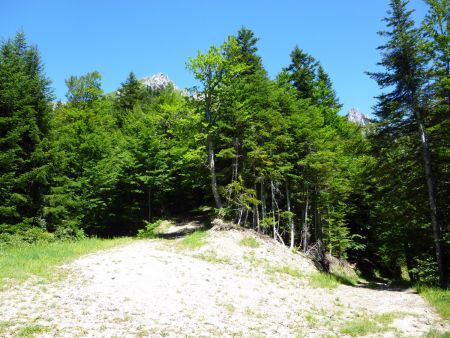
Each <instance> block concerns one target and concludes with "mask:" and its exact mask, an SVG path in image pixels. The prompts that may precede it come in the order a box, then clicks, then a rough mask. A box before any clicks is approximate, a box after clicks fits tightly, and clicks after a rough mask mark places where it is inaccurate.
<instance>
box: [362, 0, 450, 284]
mask: <svg viewBox="0 0 450 338" xmlns="http://www.w3.org/2000/svg"><path fill="white" fill-rule="evenodd" d="M407 5H408V1H405V0H392V1H391V2H390V8H391V10H390V12H389V16H388V17H387V18H386V19H385V21H386V23H387V27H388V29H389V30H388V31H383V32H381V33H380V34H381V35H382V36H384V37H386V38H387V39H388V41H387V43H386V44H385V45H383V46H380V47H379V49H380V50H381V53H382V54H381V61H380V62H379V65H380V66H382V67H384V68H385V71H384V72H378V73H371V74H370V75H371V76H372V78H374V79H375V80H376V81H377V83H378V85H379V86H380V87H381V88H388V89H389V92H387V93H384V94H382V95H380V96H379V103H378V106H377V111H376V114H377V116H378V119H379V121H380V123H381V128H380V132H381V133H384V134H385V135H388V136H390V137H388V138H387V139H388V140H389V142H391V144H390V146H392V147H395V146H396V144H397V141H396V139H399V138H400V137H401V136H403V135H408V134H410V133H413V134H412V135H416V137H417V138H418V140H420V144H421V148H422V165H423V169H424V177H423V178H424V182H425V185H426V188H427V194H428V203H429V210H430V214H431V217H430V223H431V225H432V233H433V238H434V246H435V257H436V262H437V265H438V273H439V280H440V284H441V285H442V286H446V285H447V284H448V271H447V270H448V265H447V261H446V258H445V252H444V243H443V226H442V220H441V219H440V215H439V210H438V203H437V195H436V185H435V182H436V177H435V170H434V167H433V161H432V154H431V149H430V143H429V137H428V131H427V125H426V122H427V118H428V117H429V116H430V111H429V109H428V106H427V101H428V100H427V99H428V97H427V95H426V90H425V85H426V82H427V72H426V71H425V70H426V58H425V57H424V55H423V53H421V49H420V46H421V45H422V44H423V41H422V39H421V36H420V32H419V30H418V29H416V28H415V27H414V21H413V20H412V18H411V14H412V11H410V10H408V9H407Z"/></svg>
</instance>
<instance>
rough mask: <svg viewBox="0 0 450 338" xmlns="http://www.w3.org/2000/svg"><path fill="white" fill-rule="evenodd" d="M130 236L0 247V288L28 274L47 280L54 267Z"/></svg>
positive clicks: (123, 240)
mask: <svg viewBox="0 0 450 338" xmlns="http://www.w3.org/2000/svg"><path fill="white" fill-rule="evenodd" d="M130 241H131V239H130V238H118V239H110V240H104V239H97V238H89V239H84V240H80V241H76V242H53V243H35V244H28V243H21V244H18V245H14V246H6V247H2V248H0V287H1V286H3V285H5V284H6V283H7V281H8V280H9V281H23V280H25V279H27V278H28V277H30V276H33V275H34V276H39V277H41V278H43V279H50V278H51V277H53V276H54V273H55V268H56V267H57V266H58V265H61V264H64V263H66V262H68V261H70V260H73V259H75V258H77V257H79V256H82V255H84V254H87V253H90V252H94V251H98V250H102V249H108V248H111V247H113V246H117V245H120V244H125V243H128V242H130Z"/></svg>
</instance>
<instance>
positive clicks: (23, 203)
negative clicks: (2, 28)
mask: <svg viewBox="0 0 450 338" xmlns="http://www.w3.org/2000/svg"><path fill="white" fill-rule="evenodd" d="M49 86H50V81H49V80H48V79H47V78H46V77H45V75H44V74H43V66H42V63H41V60H40V56H39V53H38V50H37V48H36V47H32V46H29V45H28V44H27V42H26V39H25V35H24V34H23V33H22V32H19V33H17V35H16V37H15V38H14V39H13V40H3V41H2V42H1V43H0V196H1V198H0V233H4V232H6V233H15V232H17V231H26V230H27V228H29V227H32V226H39V225H40V224H39V223H40V220H41V218H40V217H41V216H42V204H43V194H45V192H46V190H47V188H48V182H47V180H48V169H49V167H48V159H47V157H46V154H45V146H46V143H47V140H46V136H47V133H48V127H49V126H48V122H49V117H50V111H51V107H50V102H51V99H52V94H51V90H50V87H49Z"/></svg>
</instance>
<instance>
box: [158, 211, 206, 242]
mask: <svg viewBox="0 0 450 338" xmlns="http://www.w3.org/2000/svg"><path fill="white" fill-rule="evenodd" d="M172 220H173V221H174V222H175V224H174V225H173V226H171V227H170V228H169V229H168V230H166V231H165V232H162V233H158V234H156V235H155V237H156V238H161V239H168V240H173V239H178V238H182V237H186V236H187V235H190V234H192V233H194V232H196V231H199V230H208V229H210V228H211V217H210V215H208V214H188V215H179V216H176V217H174V218H173V219H172Z"/></svg>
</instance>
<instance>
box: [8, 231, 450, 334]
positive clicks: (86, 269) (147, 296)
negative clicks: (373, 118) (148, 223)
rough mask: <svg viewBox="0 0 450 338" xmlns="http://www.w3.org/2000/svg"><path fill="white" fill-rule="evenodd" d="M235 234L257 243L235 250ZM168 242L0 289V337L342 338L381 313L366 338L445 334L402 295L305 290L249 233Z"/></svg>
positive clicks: (281, 253) (417, 300) (417, 302)
mask: <svg viewBox="0 0 450 338" xmlns="http://www.w3.org/2000/svg"><path fill="white" fill-rule="evenodd" d="M244 236H253V237H254V238H256V239H257V240H258V241H259V243H260V246H259V247H257V248H251V247H246V246H243V245H240V244H239V242H240V240H241V239H242V238H243V237H244ZM178 241H179V240H164V241H162V240H141V241H136V242H133V243H132V244H129V245H127V246H124V247H118V248H115V249H111V250H107V251H103V252H100V253H95V254H91V255H88V256H84V257H82V258H80V259H78V260H76V261H75V262H73V263H71V264H69V265H67V266H65V267H62V269H65V270H67V271H70V273H69V276H68V278H66V279H64V280H60V281H54V282H51V283H39V281H36V280H34V281H28V282H26V283H23V284H20V285H17V286H15V287H13V288H10V289H9V290H6V291H3V292H0V325H1V323H2V322H3V323H8V324H4V327H5V329H4V331H3V332H4V334H3V336H4V337H16V336H17V335H18V334H19V332H21V330H23V328H24V327H29V326H33V325H34V326H36V327H38V328H41V329H42V330H41V331H42V332H40V333H35V336H36V337H225V336H227V337H230V336H245V337H296V336H299V337H302V336H305V337H319V336H323V335H331V336H342V334H341V333H340V328H341V327H342V325H343V323H345V322H346V321H348V320H352V319H354V318H358V316H361V314H364V315H367V316H368V317H371V316H374V315H375V314H381V313H386V312H395V313H396V318H397V319H395V321H394V323H393V328H392V330H390V331H389V332H385V333H377V334H376V335H374V337H375V336H376V337H380V336H383V335H384V336H386V337H397V336H399V335H400V334H402V335H405V336H413V337H417V336H421V335H423V334H424V333H426V332H428V331H430V330H431V329H437V330H449V325H448V323H444V322H443V321H442V320H441V319H439V317H438V316H437V315H436V314H435V313H434V312H433V311H432V310H431V308H430V307H429V306H428V305H427V304H426V302H425V301H424V300H423V299H422V298H421V297H420V296H418V295H416V294H414V293H411V292H404V291H403V292H398V291H389V290H373V289H368V288H362V287H350V286H339V287H338V288H336V289H334V290H327V289H316V288H312V287H311V286H309V282H308V275H309V274H310V273H314V272H315V268H314V266H313V265H312V264H311V262H310V261H309V260H308V259H306V258H304V257H303V256H301V255H299V254H293V253H291V252H290V251H289V250H288V249H287V248H285V247H283V246H281V245H279V244H277V243H275V242H273V241H271V240H269V239H265V238H262V237H260V236H258V235H256V234H254V233H252V232H241V231H237V230H230V231H223V232H212V233H210V234H209V236H208V243H207V244H206V245H204V246H203V247H201V248H199V249H197V250H189V249H181V248H180V247H179V246H178V245H177V242H178ZM281 266H289V267H290V268H291V269H294V270H295V271H301V272H302V275H303V277H294V276H291V275H289V274H286V273H282V272H279V271H277V270H276V269H274V268H275V267H281ZM0 332H1V331H0ZM0 336H2V334H1V333H0Z"/></svg>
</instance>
